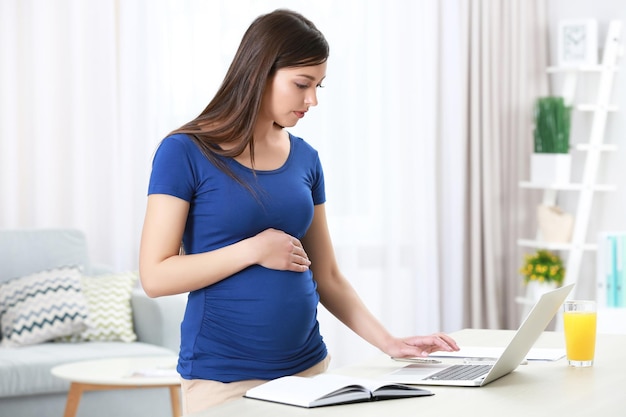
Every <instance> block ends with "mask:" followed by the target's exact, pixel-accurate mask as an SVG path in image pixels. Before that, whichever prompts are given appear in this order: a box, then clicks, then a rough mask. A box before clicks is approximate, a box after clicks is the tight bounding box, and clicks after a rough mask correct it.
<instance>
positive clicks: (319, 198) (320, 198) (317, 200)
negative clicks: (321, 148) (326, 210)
mask: <svg viewBox="0 0 626 417" xmlns="http://www.w3.org/2000/svg"><path fill="white" fill-rule="evenodd" d="M311 193H312V195H313V204H314V205H316V206H317V205H319V204H324V203H325V202H326V189H325V185H324V170H323V169H322V162H321V161H320V158H319V155H318V156H317V158H315V171H314V176H313V182H312V185H311Z"/></svg>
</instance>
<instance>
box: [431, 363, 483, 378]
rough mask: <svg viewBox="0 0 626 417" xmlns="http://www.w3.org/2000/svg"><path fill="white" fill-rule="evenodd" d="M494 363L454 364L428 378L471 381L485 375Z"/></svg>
mask: <svg viewBox="0 0 626 417" xmlns="http://www.w3.org/2000/svg"><path fill="white" fill-rule="evenodd" d="M492 367H493V365H452V366H450V367H449V368H446V369H444V370H442V371H440V372H437V373H436V374H433V375H431V376H429V377H428V378H426V379H434V380H440V381H451V380H455V381H471V380H473V379H476V378H478V377H480V376H483V375H485V374H486V373H487V372H489V370H490V369H491V368H492Z"/></svg>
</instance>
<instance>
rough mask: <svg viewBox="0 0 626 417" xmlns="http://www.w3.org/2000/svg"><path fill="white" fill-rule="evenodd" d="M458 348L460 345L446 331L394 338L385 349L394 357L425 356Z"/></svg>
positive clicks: (454, 350) (453, 350)
mask: <svg viewBox="0 0 626 417" xmlns="http://www.w3.org/2000/svg"><path fill="white" fill-rule="evenodd" d="M457 350H459V346H458V345H457V344H456V342H455V341H454V339H452V338H451V337H450V336H448V335H447V334H444V333H435V334H432V335H429V336H412V337H405V338H394V339H392V340H391V341H390V343H389V344H388V345H387V346H386V348H385V349H384V351H385V353H386V354H388V355H389V356H391V357H394V358H410V357H424V356H428V355H429V354H431V353H433V352H439V351H444V352H456V351H457Z"/></svg>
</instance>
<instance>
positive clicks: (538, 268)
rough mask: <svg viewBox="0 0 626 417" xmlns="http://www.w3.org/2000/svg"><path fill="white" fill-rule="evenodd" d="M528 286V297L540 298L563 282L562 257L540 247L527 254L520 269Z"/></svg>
mask: <svg viewBox="0 0 626 417" xmlns="http://www.w3.org/2000/svg"><path fill="white" fill-rule="evenodd" d="M519 272H520V274H521V275H523V276H524V283H525V284H526V286H527V293H528V298H531V299H533V300H534V301H536V300H538V299H539V297H540V296H541V294H543V293H545V292H546V291H550V290H552V289H554V288H556V287H559V286H561V285H562V284H563V280H564V278H565V268H564V267H563V261H562V260H561V258H560V257H559V256H558V255H557V254H555V253H552V252H550V251H549V250H545V249H539V250H538V251H537V252H535V253H534V254H529V255H526V256H525V259H524V265H523V266H522V268H521V269H520V271H519Z"/></svg>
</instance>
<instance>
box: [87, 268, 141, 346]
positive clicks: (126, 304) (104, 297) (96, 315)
mask: <svg viewBox="0 0 626 417" xmlns="http://www.w3.org/2000/svg"><path fill="white" fill-rule="evenodd" d="M137 279H138V274H137V273H136V272H125V273H119V274H109V275H103V276H97V277H83V279H82V280H81V282H82V286H83V294H84V295H85V298H86V299H87V306H88V308H89V324H88V326H87V330H85V331H84V332H83V333H81V335H80V337H81V338H82V339H83V340H85V341H101V342H105V341H122V342H134V341H135V340H137V335H136V334H135V331H134V330H133V315H132V310H131V304H130V297H131V292H132V291H133V287H134V286H135V284H136V283H137Z"/></svg>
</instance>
